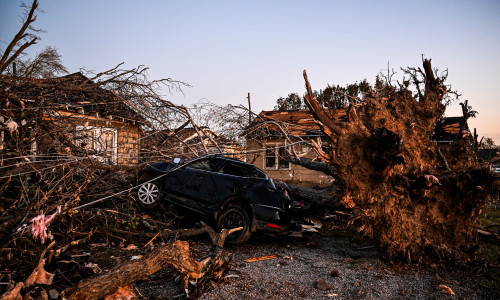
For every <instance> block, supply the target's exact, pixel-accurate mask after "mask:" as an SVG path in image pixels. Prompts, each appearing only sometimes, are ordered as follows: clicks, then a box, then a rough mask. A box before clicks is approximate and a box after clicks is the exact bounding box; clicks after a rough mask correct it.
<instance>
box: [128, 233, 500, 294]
mask: <svg viewBox="0 0 500 300" xmlns="http://www.w3.org/2000/svg"><path fill="white" fill-rule="evenodd" d="M207 247H208V244H207V243H205V242H204V241H203V242H195V243H194V244H193V249H198V250H203V249H206V248H207ZM227 250H228V251H230V252H231V253H233V258H232V266H231V268H230V270H229V272H228V273H227V275H226V277H225V280H224V282H222V283H220V284H218V285H216V284H214V286H213V288H212V289H210V290H209V291H207V292H205V293H204V294H203V295H202V296H201V299H500V290H499V289H498V282H496V280H495V278H499V276H498V272H500V271H499V270H498V269H491V268H492V267H489V266H486V265H481V264H478V263H474V262H470V263H468V264H467V266H463V267H459V266H455V267H449V266H445V265H434V264H431V265H430V266H427V267H426V268H423V267H421V266H415V265H405V266H399V265H389V264H386V263H385V262H384V261H382V260H381V259H380V255H379V252H378V251H377V249H376V248H375V247H374V245H373V244H371V243H370V242H369V241H367V240H364V239H363V238H362V237H361V236H360V235H358V234H355V233H352V232H348V231H343V230H328V231H324V232H323V233H322V234H315V235H312V236H310V237H307V238H300V239H299V238H291V237H276V236H263V235H260V236H259V235H258V236H255V237H253V238H252V239H251V240H250V241H249V242H247V243H246V244H244V245H236V246H231V245H228V246H227ZM195 251H196V250H195ZM271 255H277V257H275V258H271V259H266V260H261V261H254V262H246V260H248V259H251V258H255V257H262V256H271ZM491 274H494V276H493V277H491ZM175 277H176V274H175V273H173V272H171V271H169V270H165V271H162V272H160V273H158V274H156V275H154V276H152V278H151V280H148V281H145V282H142V283H140V284H138V285H137V286H136V287H137V290H138V291H139V292H140V294H142V297H144V298H145V299H175V298H184V297H185V296H184V295H185V294H184V293H183V291H182V290H181V289H180V287H179V284H177V283H176V282H175ZM441 285H445V286H447V287H449V288H450V289H451V291H453V293H454V295H450V294H447V293H446V292H444V289H445V288H443V287H440V286H441Z"/></svg>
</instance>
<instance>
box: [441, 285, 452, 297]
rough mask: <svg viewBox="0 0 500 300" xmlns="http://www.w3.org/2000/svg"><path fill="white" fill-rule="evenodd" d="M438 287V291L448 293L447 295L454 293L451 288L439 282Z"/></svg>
mask: <svg viewBox="0 0 500 300" xmlns="http://www.w3.org/2000/svg"><path fill="white" fill-rule="evenodd" d="M438 289H439V292H440V293H443V294H448V295H455V293H454V292H453V290H452V289H451V288H449V287H448V286H446V285H444V284H440V285H439V287H438Z"/></svg>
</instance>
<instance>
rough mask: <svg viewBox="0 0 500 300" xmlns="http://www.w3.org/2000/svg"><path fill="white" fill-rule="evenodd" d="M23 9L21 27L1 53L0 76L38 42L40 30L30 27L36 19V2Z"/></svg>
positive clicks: (34, 0) (35, 0)
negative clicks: (23, 14)
mask: <svg viewBox="0 0 500 300" xmlns="http://www.w3.org/2000/svg"><path fill="white" fill-rule="evenodd" d="M24 7H25V9H26V10H27V12H26V13H25V17H24V21H23V25H22V26H21V29H19V32H18V33H17V34H16V35H15V36H14V38H13V39H12V41H11V42H10V43H9V45H8V46H7V48H6V49H5V50H4V51H3V53H2V58H0V74H2V73H3V72H4V71H5V70H6V69H7V67H8V66H9V65H10V64H12V63H13V62H14V60H15V59H16V58H17V57H19V56H20V55H21V54H22V53H23V51H24V50H26V49H27V48H28V47H30V46H32V45H34V44H36V43H37V41H38V40H39V37H38V36H37V35H36V34H37V32H39V31H40V30H38V29H35V28H33V27H32V23H33V22H35V21H36V18H37V16H36V15H35V12H36V10H37V8H38V1H37V0H33V3H32V4H31V6H29V7H27V6H24Z"/></svg>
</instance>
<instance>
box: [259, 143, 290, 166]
mask: <svg viewBox="0 0 500 300" xmlns="http://www.w3.org/2000/svg"><path fill="white" fill-rule="evenodd" d="M288 157H289V154H288V151H287V147H286V146H285V145H276V144H272V145H266V153H265V160H264V168H265V169H286V170H288V169H290V162H289V161H288Z"/></svg>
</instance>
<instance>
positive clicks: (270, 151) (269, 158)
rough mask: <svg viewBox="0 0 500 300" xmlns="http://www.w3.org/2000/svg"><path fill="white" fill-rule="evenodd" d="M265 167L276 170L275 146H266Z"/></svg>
mask: <svg viewBox="0 0 500 300" xmlns="http://www.w3.org/2000/svg"><path fill="white" fill-rule="evenodd" d="M265 167H266V168H267V169H275V168H276V147H275V145H266V157H265Z"/></svg>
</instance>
